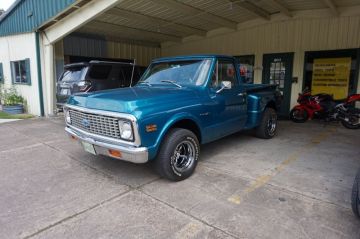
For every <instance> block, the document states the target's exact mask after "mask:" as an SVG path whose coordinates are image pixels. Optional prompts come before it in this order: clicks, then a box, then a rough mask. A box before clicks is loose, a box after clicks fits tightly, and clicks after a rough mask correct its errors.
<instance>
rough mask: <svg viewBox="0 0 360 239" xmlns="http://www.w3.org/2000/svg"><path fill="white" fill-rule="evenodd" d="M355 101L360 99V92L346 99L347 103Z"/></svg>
mask: <svg viewBox="0 0 360 239" xmlns="http://www.w3.org/2000/svg"><path fill="white" fill-rule="evenodd" d="M355 101H360V94H355V95H350V96H349V97H348V99H347V100H346V103H353V102H355Z"/></svg>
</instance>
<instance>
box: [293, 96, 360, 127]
mask: <svg viewBox="0 0 360 239" xmlns="http://www.w3.org/2000/svg"><path fill="white" fill-rule="evenodd" d="M356 101H360V94H354V95H350V96H349V97H348V98H346V99H343V100H334V99H333V97H332V96H331V95H328V94H317V95H311V92H310V91H309V90H308V89H305V90H304V91H303V92H302V93H300V94H299V97H298V100H297V102H298V103H299V104H298V105H296V106H295V107H294V108H293V109H292V110H291V111H290V119H291V120H292V121H294V122H296V123H304V122H306V121H307V120H309V119H313V118H320V119H324V120H325V121H340V122H341V124H342V125H343V126H344V127H346V128H348V129H359V128H360V109H358V108H357V107H356ZM358 103H359V102H358Z"/></svg>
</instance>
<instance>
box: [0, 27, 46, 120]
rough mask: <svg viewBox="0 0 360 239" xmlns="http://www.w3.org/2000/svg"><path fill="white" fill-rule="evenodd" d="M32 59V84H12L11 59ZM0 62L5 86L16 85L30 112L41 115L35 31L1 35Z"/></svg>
mask: <svg viewBox="0 0 360 239" xmlns="http://www.w3.org/2000/svg"><path fill="white" fill-rule="evenodd" d="M26 58H29V59H30V68H31V69H30V74H31V85H20V84H12V79H11V66H10V61H19V60H24V59H26ZM0 63H2V64H3V72H4V78H5V81H4V86H5V88H8V87H11V86H15V88H16V89H17V91H18V93H19V94H21V95H22V96H23V97H24V98H25V99H26V101H27V108H28V113H30V114H34V115H40V103H39V89H38V75H37V74H38V73H37V63H36V45H35V33H24V34H19V35H13V36H5V37H0Z"/></svg>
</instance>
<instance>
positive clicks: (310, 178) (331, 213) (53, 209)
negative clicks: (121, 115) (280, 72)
mask: <svg viewBox="0 0 360 239" xmlns="http://www.w3.org/2000/svg"><path fill="white" fill-rule="evenodd" d="M63 128H64V125H63V121H62V119H51V120H46V119H33V120H23V121H18V122H11V123H6V124H1V125H0V175H1V177H0V225H1V226H0V235H1V237H2V238H276V239H277V238H327V239H331V238H359V237H360V220H357V219H356V218H355V217H354V216H353V215H352V212H351V210H350V193H351V186H352V183H353V179H354V176H355V173H356V170H357V168H359V167H360V147H359V146H360V135H359V131H352V130H347V129H344V128H342V127H340V126H336V125H327V126H325V127H324V126H323V125H322V124H320V123H316V122H310V123H307V124H294V123H291V122H287V121H282V122H280V127H279V131H278V135H277V137H276V138H274V139H272V140H260V139H257V138H254V137H252V136H251V135H250V134H249V133H241V134H236V135H233V136H230V137H227V138H225V139H223V140H220V141H217V142H214V143H211V144H209V145H205V146H204V147H202V155H201V161H200V163H199V165H198V168H197V170H196V173H195V174H194V175H193V176H192V177H191V178H189V179H187V180H185V181H183V182H178V183H173V182H169V181H166V180H163V179H161V178H159V177H158V176H157V175H156V174H154V173H153V172H152V170H151V168H150V167H149V165H134V164H130V163H125V162H121V161H117V160H113V159H110V158H107V157H100V156H98V157H96V156H92V155H89V154H87V153H85V152H84V151H83V150H82V149H81V148H80V146H79V145H78V144H77V143H76V142H74V141H70V140H69V139H68V138H67V137H66V135H65V133H64V130H63Z"/></svg>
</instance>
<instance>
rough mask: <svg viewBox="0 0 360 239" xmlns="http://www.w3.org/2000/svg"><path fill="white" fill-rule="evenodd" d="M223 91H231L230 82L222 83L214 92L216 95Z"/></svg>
mask: <svg viewBox="0 0 360 239" xmlns="http://www.w3.org/2000/svg"><path fill="white" fill-rule="evenodd" d="M225 89H227V90H228V89H231V81H222V82H221V88H220V89H218V90H217V91H216V94H219V93H220V92H221V91H223V90H225Z"/></svg>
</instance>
